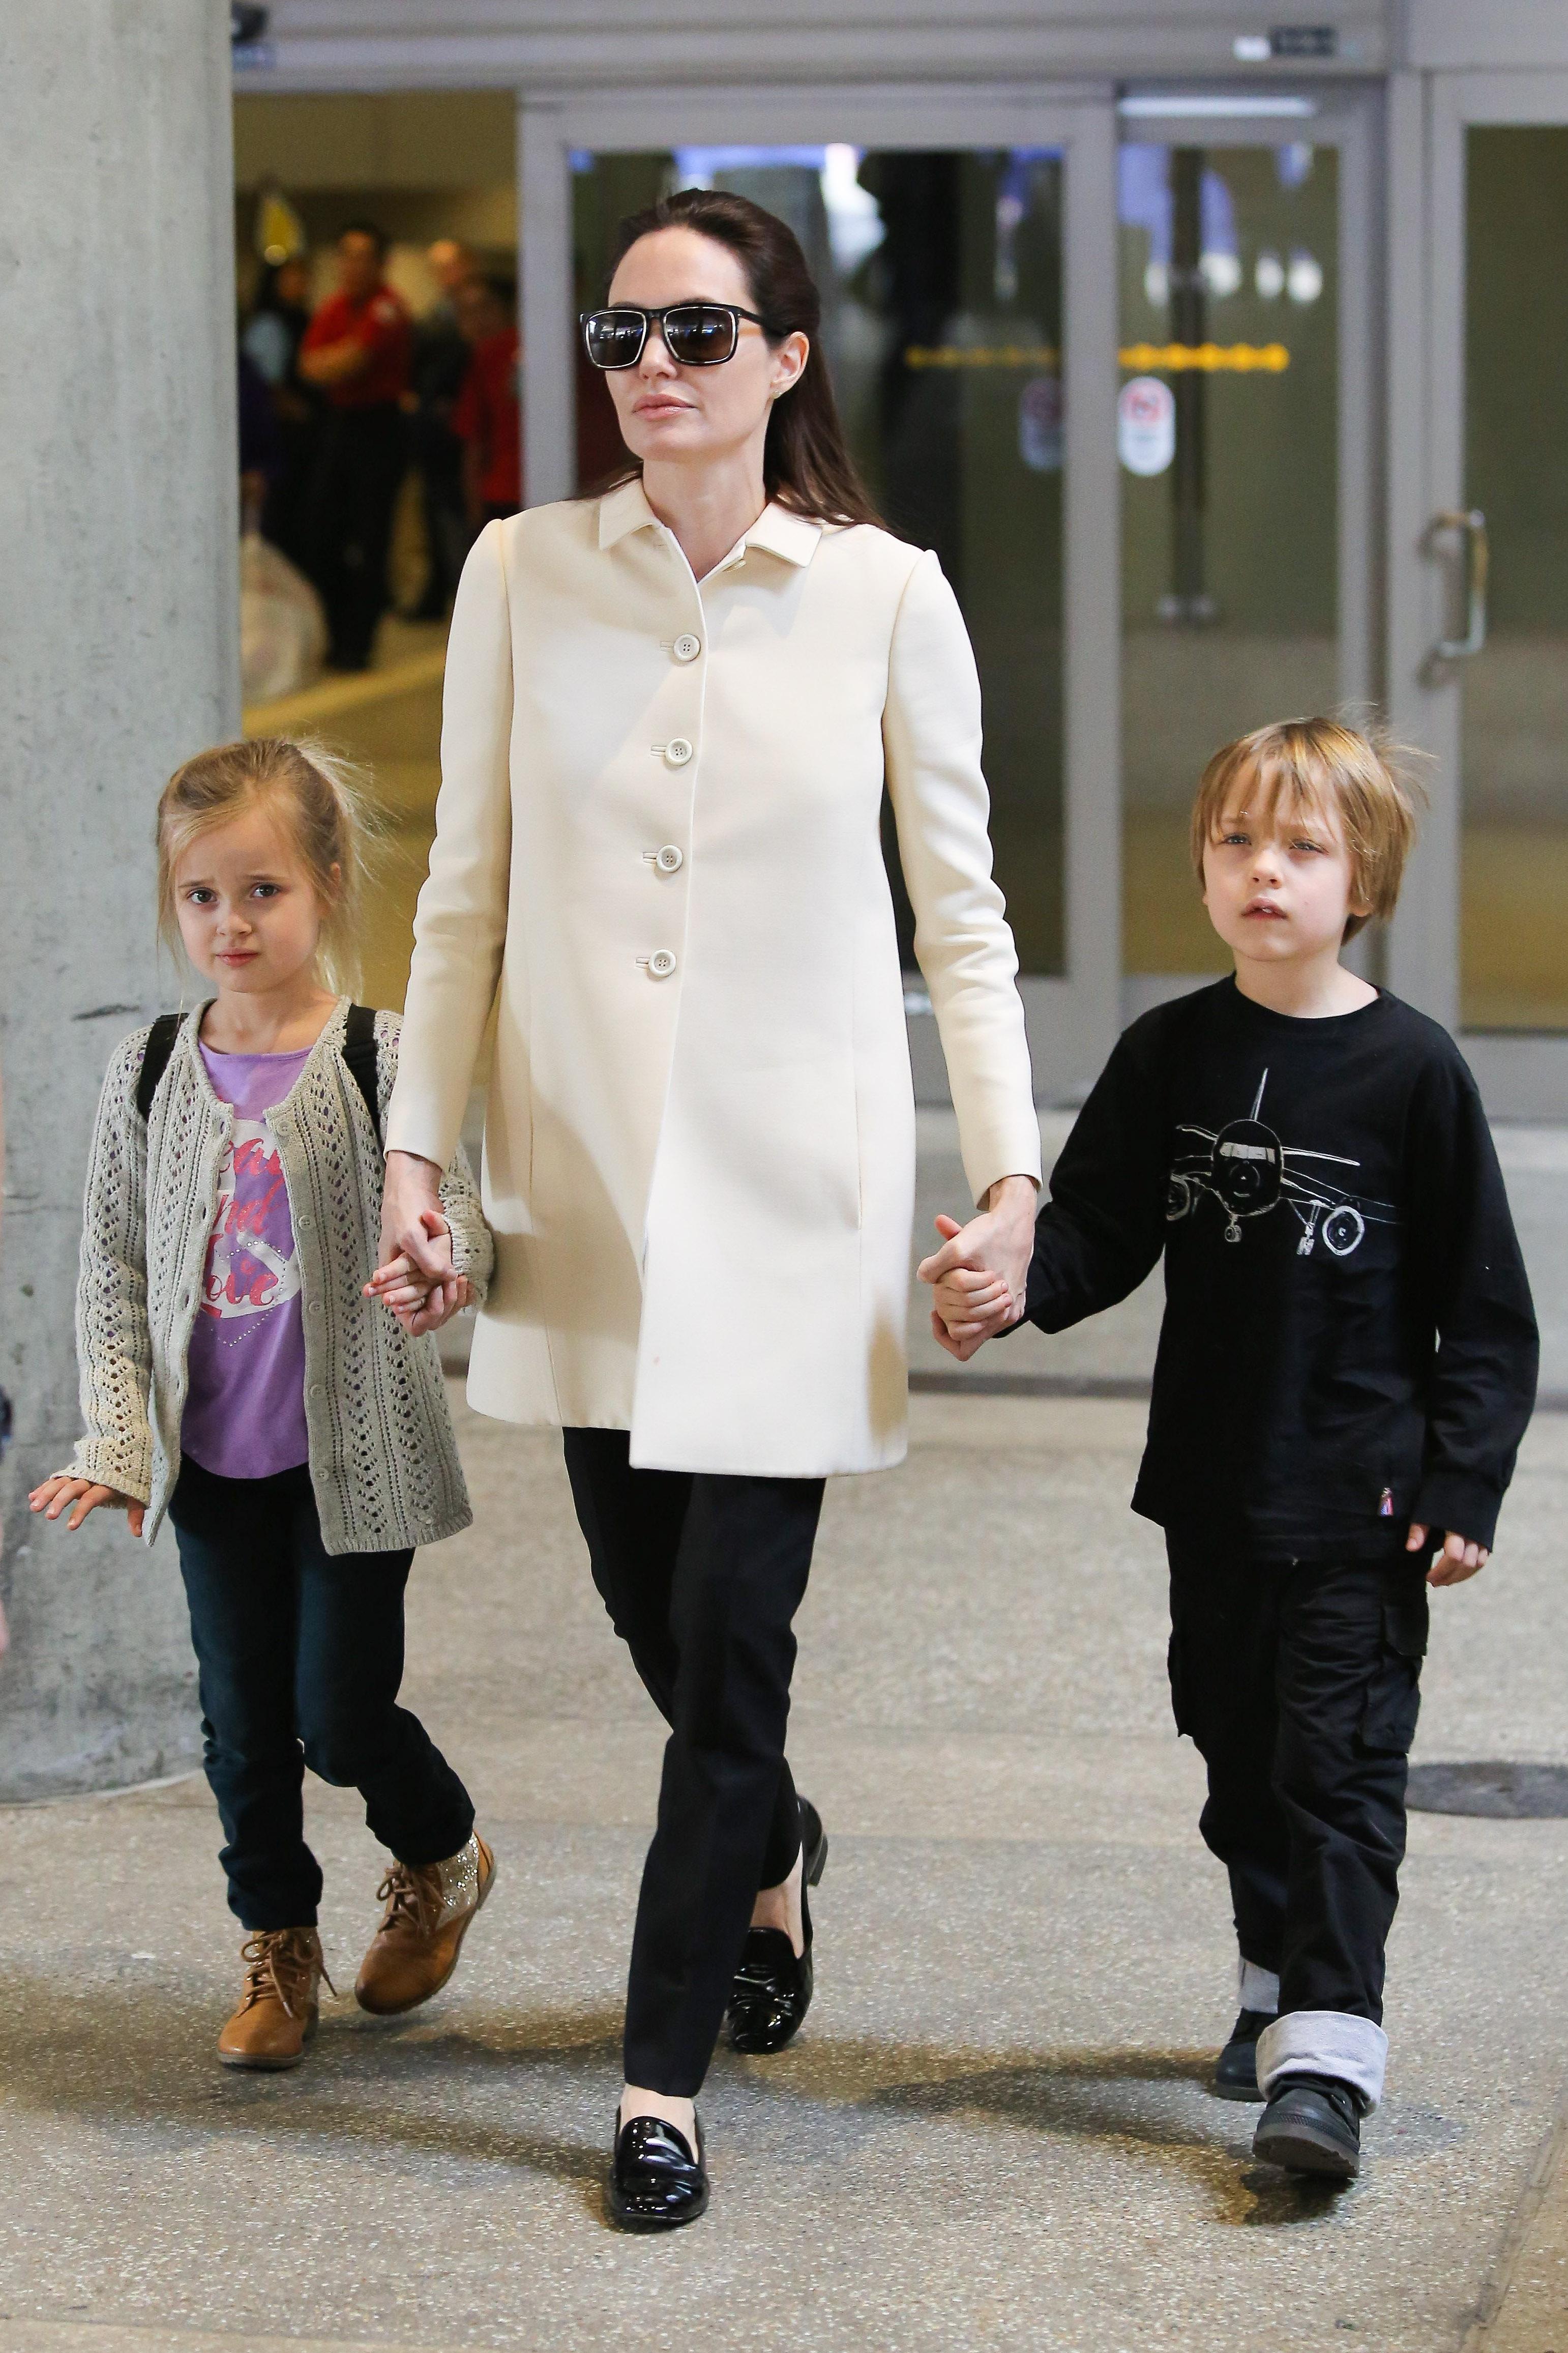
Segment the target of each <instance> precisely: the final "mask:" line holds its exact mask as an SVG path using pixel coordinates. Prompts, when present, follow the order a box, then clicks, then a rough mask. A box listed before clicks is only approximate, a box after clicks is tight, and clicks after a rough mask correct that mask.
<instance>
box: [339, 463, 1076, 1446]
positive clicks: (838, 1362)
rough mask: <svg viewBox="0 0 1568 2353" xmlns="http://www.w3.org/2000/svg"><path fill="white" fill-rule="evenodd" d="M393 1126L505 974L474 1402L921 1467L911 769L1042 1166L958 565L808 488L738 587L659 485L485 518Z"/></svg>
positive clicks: (971, 965)
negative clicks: (695, 553)
mask: <svg viewBox="0 0 1568 2353" xmlns="http://www.w3.org/2000/svg"><path fill="white" fill-rule="evenodd" d="M441 765H442V785H441V793H440V798H439V800H438V802H437V836H436V842H435V846H434V848H433V849H432V851H431V856H430V871H429V877H428V879H427V881H426V884H425V887H424V889H423V891H422V892H421V893H420V898H419V911H418V915H417V918H416V924H415V938H416V948H415V954H414V964H413V970H412V974H411V976H410V981H409V988H408V999H407V1009H406V1012H405V1018H404V1026H403V1037H402V1052H401V1059H400V1066H399V1072H398V1080H397V1085H396V1089H395V1093H394V1096H393V1100H392V1105H391V1110H390V1113H389V1115H388V1120H387V1128H386V1137H387V1143H388V1145H389V1147H392V1148H395V1149H399V1150H402V1151H405V1152H413V1153H418V1154H420V1155H423V1157H425V1158H426V1159H427V1160H432V1161H435V1162H437V1164H438V1165H439V1166H442V1167H445V1166H447V1163H448V1161H449V1160H450V1159H451V1156H452V1152H453V1147H454V1145H455V1144H456V1142H457V1137H458V1128H459V1126H460V1124H461V1122H462V1118H463V1113H464V1107H465V1104H466V1103H467V1099H468V1091H469V1086H470V1083H471V1081H472V1077H473V1073H474V1068H475V1064H476V1061H477V1060H478V1057H479V1050H480V1046H481V1042H482V1039H483V1037H484V1034H485V1028H486V1023H487V1021H488V1019H489V1014H490V1011H491V1008H492V1004H493V1005H494V1007H495V1009H496V1014H497V1032H496V1041H495V1060H494V1069H493V1075H492V1078H491V1082H490V1088H489V1105H488V1111H487V1118H486V1128H485V1163H484V1205H485V1209H486V1213H487V1215H488V1217H489V1222H490V1224H491V1226H492V1228H493V1229H494V1232H495V1239H496V1253H497V1255H496V1271H495V1275H494V1279H493V1281H492V1282H491V1285H490V1292H489V1301H488V1303H487V1304H486V1306H485V1308H484V1310H483V1312H482V1314H480V1316H479V1322H478V1325H477V1328H476V1331H475V1335H474V1343H473V1353H472V1359H471V1365H470V1370H469V1376H468V1396H469V1399H470V1401H471V1403H472V1404H473V1405H474V1406H475V1407H476V1408H477V1409H478V1410H479V1411H480V1412H481V1413H486V1414H491V1415H495V1416H497V1417H498V1418H500V1419H502V1420H510V1421H521V1422H553V1423H565V1424H567V1425H572V1424H578V1425H583V1426H588V1427H597V1428H601V1429H615V1430H629V1431H630V1432H631V1459H632V1461H633V1462H634V1463H635V1464H637V1465H639V1466H644V1467H650V1468H658V1469H668V1470H679V1471H700V1472H742V1473H752V1474H771V1475H774V1476H784V1477H817V1476H822V1475H824V1474H826V1473H829V1472H843V1471H871V1470H879V1469H881V1468H883V1467H884V1466H886V1465H887V1464H889V1463H892V1462H896V1461H900V1460H901V1459H902V1456H903V1453H904V1451H905V1417H906V1398H907V1389H908V1378H907V1366H906V1357H905V1312H906V1297H907V1287H908V1281H909V1265H910V1228H911V1223H912V1217H913V1207H914V1170H915V1123H914V1103H913V1091H912V1088H911V1085H910V1060H909V1047H908V1040H907V1034H906V1031H905V1028H904V1011H903V991H902V981H901V976H900V968H899V953H898V944H897V940H896V936H895V932H894V924H893V909H892V901H891V896H890V893H889V887H888V881H887V875H886V871H885V869H884V867H883V863H882V854H881V846H880V841H879V809H880V804H881V797H882V786H883V780H884V776H885V777H886V781H887V785H888V788H889V793H890V796H891V799H892V804H893V808H894V812H895V815H896V817H897V820H898V828H899V842H900V852H901V855H902V859H903V867H904V873H905V876H906V878H907V881H908V884H909V891H910V899H911V901H912V902H913V905H914V910H915V916H916V925H917V929H916V942H915V944H916V953H917V955H918V956H919V959H920V964H921V971H922V973H923V974H924V976H925V978H926V981H927V984H928V986H929V987H930V990H931V1003H932V1006H933V1008H934V1010H935V1013H936V1017H937V1021H938V1024H939V1027H940V1029H941V1033H942V1044H943V1046H944V1048H945V1050H946V1054H947V1062H948V1069H949V1071H950V1074H951V1078H952V1097H953V1103H954V1106H955V1108H956V1111H957V1114H958V1124H959V1131H960V1137H961V1142H962V1145H963V1159H964V1167H965V1170H966V1173H967V1176H968V1180H969V1183H970V1186H971V1187H972V1188H973V1193H974V1195H975V1197H976V1198H977V1199H978V1198H980V1197H981V1196H983V1195H984V1192H985V1189H986V1187H988V1186H989V1185H991V1184H992V1183H993V1181H994V1179H995V1178H997V1177H999V1176H1012V1175H1024V1176H1033V1177H1035V1178H1036V1179H1038V1177H1039V1174H1040V1145H1039V1131H1038V1127H1037V1122H1036V1116H1035V1110H1034V1103H1033V1094H1032V1088H1031V1083H1030V1073H1029V1058H1028V1050H1027V1047H1026V1041H1025V1035H1024V1016H1023V1008H1022V1006H1021V1003H1020V1001H1019V997H1018V992H1017V988H1016V955H1015V953H1014V947H1013V939H1012V934H1011V933H1010V932H1009V930H1008V928H1007V923H1006V920H1005V914H1004V912H1003V902H1002V897H1001V893H1000V892H998V890H997V888H996V886H995V884H994V881H993V880H992V877H991V850H990V843H989V840H988V838H987V834H986V820H987V815H988V801H987V796H986V790H985V785H984V778H983V776H982V774H981V767H980V693H979V685H978V681H977V678H976V674H975V668H974V660H973V654H972V652H971V649H970V645H969V640H968V638H967V635H966V633H965V630H964V627H963V620H962V618H961V617H960V614H959V610H958V606H957V603H956V601H955V599H954V597H953V596H952V590H951V589H950V588H949V586H948V585H947V582H946V581H945V580H944V578H943V577H942V571H941V568H940V566H939V565H938V564H937V561H936V558H935V556H934V555H931V554H921V551H920V550H919V549H917V548H913V547H910V546H907V545H905V544H904V543H903V542H902V541H900V540H897V539H894V538H893V537H891V536H890V535H889V533H886V532H882V531H878V530H874V529H870V528H868V527H866V526H863V525H862V526H857V527H854V528H837V527H833V526H827V527H824V526H823V525H821V524H819V523H816V522H806V521H805V520H803V519H802V518H801V517H799V516H797V515H793V514H790V513H788V512H785V511H784V510H783V509H781V508H779V507H777V506H770V507H769V508H768V509H767V510H766V512H764V513H763V515H762V517H761V518H760V519H759V521H758V522H756V523H755V524H754V525H753V526H752V529H751V531H749V532H748V533H747V534H746V536H745V538H744V539H743V540H742V542H741V543H740V544H739V545H738V546H737V547H736V548H734V549H733V550H732V551H731V554H730V555H729V556H727V557H726V559H725V560H724V562H723V563H722V564H721V565H719V566H718V567H717V568H716V569H715V570H714V571H713V572H712V573H711V574H710V575H709V576H708V577H707V578H706V579H705V580H704V581H703V582H702V583H701V585H700V586H699V584H698V582H697V581H696V580H695V579H694V578H693V576H692V573H691V570H690V567H689V565H688V563H687V561H686V558H685V556H684V554H682V552H681V549H680V546H679V543H678V542H677V540H676V539H675V537H674V535H673V533H671V532H669V531H668V529H667V528H666V527H665V525H663V524H662V523H661V522H659V521H658V518H657V516H656V515H655V514H654V512H653V511H652V509H651V507H650V506H649V505H648V503H647V498H646V496H645V494H644V492H643V490H642V486H641V484H640V483H639V482H632V483H628V484H626V486H625V487H624V488H622V489H620V490H617V491H613V492H611V493H610V494H609V495H608V496H607V497H605V498H604V499H602V500H598V501H572V502H567V503H563V504H560V505H556V506H547V507H539V508H534V509H532V510H531V511H530V512H526V513H523V514H521V515H516V516H513V517H511V518H510V520H508V521H506V522H492V523H491V524H489V526H488V528H487V529H486V530H485V532H484V533H482V534H481V536H480V538H479V542H478V543H477V545H476V547H475V549H474V551H473V554H471V555H470V557H469V558H468V565H467V567H466V568H465V570H464V573H463V577H462V583H461V586H460V587H459V589H458V601H457V607H456V610H455V613H454V615H453V620H452V632H451V641H450V645H449V649H448V652H447V684H446V698H445V710H444V720H443V728H442V738H441Z"/></svg>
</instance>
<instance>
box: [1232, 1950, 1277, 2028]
mask: <svg viewBox="0 0 1568 2353" xmlns="http://www.w3.org/2000/svg"><path fill="white" fill-rule="evenodd" d="M1236 1975H1237V1991H1238V1992H1239V1994H1240V1996H1241V2006H1242V2008H1243V2010H1262V2011H1265V2012H1266V2013H1267V2014H1268V2016H1269V2017H1270V2018H1272V2017H1273V2016H1274V2015H1275V2013H1276V2012H1277V2011H1278V2010H1279V1970H1278V1969H1265V1968H1259V1966H1258V1963H1257V1962H1256V1961H1249V1960H1248V1959H1247V1956H1246V1954H1245V1953H1242V1954H1240V1955H1238V1956H1237V1965H1236Z"/></svg>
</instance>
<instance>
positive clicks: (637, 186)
mask: <svg viewBox="0 0 1568 2353" xmlns="http://www.w3.org/2000/svg"><path fill="white" fill-rule="evenodd" d="M574 164H575V171H574V194H575V204H574V248H575V265H576V293H577V307H578V309H579V310H582V309H585V308H587V307H588V306H589V305H590V304H592V303H594V302H596V301H601V300H602V299H603V296H604V293H605V269H606V263H607V259H608V255H609V251H610V245H611V239H612V237H613V235H614V230H615V226H616V222H617V221H618V220H619V219H620V218H621V217H622V216H623V215H625V214H626V213H628V212H632V211H635V210H636V209H637V207H638V206H642V205H646V204H647V203H649V202H651V201H652V200H653V198H654V197H655V196H657V195H658V194H659V193H660V192H661V191H662V190H665V189H668V188H676V187H691V186H702V187H721V188H731V189H734V190H737V191H738V192H739V193H740V194H742V195H748V196H751V197H752V198H754V199H755V201H756V202H757V203H758V204H761V205H764V206H766V207H767V208H768V210H769V211H770V212H774V213H777V214H779V215H780V216H782V217H783V218H784V219H785V220H787V221H788V222H789V224H790V226H791V227H793V228H794V229H795V233H796V235H797V236H798V237H800V240H801V243H802V244H803V246H804V247H805V252H806V257H807V259H809V261H810V263H811V265H812V269H813V270H814V272H815V274H816V280H817V283H818V284H819V285H820V286H821V288H822V290H823V314H824V315H823V342H824V345H825V348H826V353H827V358H828V363H829V364H830V366H831V367H832V370H833V375H834V382H835V385H836V387H837V395H838V400H839V405H840V407H841V409H842V411H843V414H844V418H845V424H846V427H847V432H848V436H849V439H850V443H851V445H852V447H853V448H854V452H855V456H856V459H857V460H858V464H859V465H860V468H861V470H862V471H863V473H864V475H865V478H866V480H867V482H868V486H869V488H870V491H871V495H872V497H873V499H874V500H875V501H877V503H878V505H879V508H880V510H881V512H882V513H883V514H884V515H885V516H886V517H887V520H888V522H889V526H890V528H891V529H892V530H894V531H896V532H898V533H900V535H901V536H902V537H904V538H906V539H909V540H911V541H913V542H914V543H916V544H917V545H919V546H921V547H934V548H935V549H936V551H937V554H939V555H940V557H941V559H942V569H943V570H944V571H945V573H946V574H947V576H948V578H949V579H950V580H951V581H952V586H953V588H954V590H955V592H956V594H957V596H958V599H959V602H960V604H961V605H962V606H963V613H964V617H965V619H966V621H967V623H968V625H969V630H970V635H971V637H972V638H973V641H974V649H975V654H976V656H977V659H978V660H979V665H980V676H981V683H982V687H983V689H984V697H985V729H986V742H985V771H986V776H987V777H988V779H989V781H990V786H991V796H992V837H993V839H994V844H995V849H996V871H997V876H998V879H999V880H1000V881H1001V884H1002V887H1003V889H1004V890H1005V892H1006V894H1007V905H1008V913H1009V914H1010V916H1011V918H1012V923H1013V929H1014V932H1015V934H1016V938H1017V942H1018V953H1019V957H1020V960H1021V963H1022V965H1023V969H1024V970H1025V972H1026V973H1033V974H1053V973H1059V972H1061V970H1062V969H1063V941H1064V935H1065V920H1064V909H1063V903H1062V873H1063V863H1062V687H1061V673H1062V642H1061V608H1062V596H1061V545H1062V398H1061V340H1062V334H1061V198H1062V173H1061V159H1060V156H1059V154H1058V153H1054V152H1053V153H1046V152H1044V151H1041V150H1038V149H1034V148H1027V149H1014V150H1011V151H1005V150H1001V151H998V150H987V151H984V152H977V153H931V152H918V153H893V152H888V151H869V152H868V151H864V150H861V149H859V148H855V147H783V148H781V147H771V148H769V147H727V148H684V149H681V150H679V151H677V152H675V153H668V152H667V153H657V154H642V155H588V154H583V155H579V156H577V157H575V158H574ZM577 451H578V473H579V480H581V481H582V482H584V484H586V483H589V482H592V481H594V480H595V479H596V478H598V477H599V476H601V475H602V474H604V473H605V472H606V471H607V470H609V469H610V468H611V467H612V466H614V465H616V464H617V463H618V462H619V461H620V459H621V458H622V457H623V455H624V452H623V451H622V448H621V445H620V440H619V436H618V435H617V433H616V428H615V423H614V418H613V415H612V413H611V410H610V406H609V397H608V395H607V393H606V392H605V387H604V385H603V384H602V383H601V382H599V381H598V380H597V379H596V378H595V375H594V374H593V371H592V370H591V369H590V368H589V367H588V366H587V364H586V362H585V361H584V360H583V359H582V358H581V357H580V358H579V363H578V385H577ZM892 862H893V869H894V872H895V876H896V873H897V866H896V860H894V861H892ZM896 895H897V898H898V902H899V911H900V935H901V939H902V943H903V948H904V961H905V965H906V967H907V966H909V965H912V962H913V956H912V953H911V951H910V931H911V925H910V916H909V910H908V906H907V903H906V902H905V901H904V897H903V892H902V891H901V888H900V889H899V890H898V891H897V893H896Z"/></svg>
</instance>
